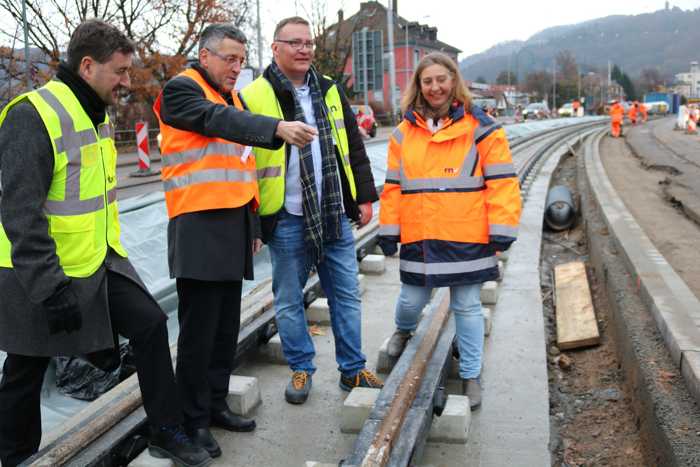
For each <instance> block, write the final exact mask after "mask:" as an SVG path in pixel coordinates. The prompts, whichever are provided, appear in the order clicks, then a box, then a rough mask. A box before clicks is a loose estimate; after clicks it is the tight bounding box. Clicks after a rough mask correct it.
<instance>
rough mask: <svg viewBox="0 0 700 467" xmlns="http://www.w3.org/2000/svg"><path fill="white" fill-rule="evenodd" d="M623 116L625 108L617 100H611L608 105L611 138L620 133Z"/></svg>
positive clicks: (616, 136)
mask: <svg viewBox="0 0 700 467" xmlns="http://www.w3.org/2000/svg"><path fill="white" fill-rule="evenodd" d="M624 118H625V109H624V108H623V107H622V104H620V103H619V102H618V101H616V100H614V101H612V106H611V107H610V123H611V125H612V126H611V129H610V134H611V135H612V136H613V138H618V137H619V136H620V135H621V134H622V120H623V119H624Z"/></svg>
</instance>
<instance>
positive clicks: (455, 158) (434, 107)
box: [379, 53, 521, 409]
mask: <svg viewBox="0 0 700 467" xmlns="http://www.w3.org/2000/svg"><path fill="white" fill-rule="evenodd" d="M401 107H402V111H403V112H404V114H405V115H404V120H403V121H402V122H401V123H400V124H399V126H398V127H397V128H396V129H395V130H394V132H393V134H392V137H391V139H390V141H389V151H388V163H387V175H386V181H385V184H384V190H383V193H382V195H381V199H380V203H381V204H380V211H379V224H380V228H379V245H380V247H381V248H382V250H383V251H384V253H385V254H386V255H393V254H395V253H396V251H397V243H398V242H400V243H401V254H400V258H401V264H400V271H401V282H402V286H401V292H400V294H399V298H398V302H397V305H396V315H395V322H396V328H397V330H396V332H395V333H394V335H393V336H392V337H391V339H390V342H389V354H390V355H392V356H398V355H400V354H401V352H403V349H404V347H405V345H406V342H407V341H408V339H409V338H410V336H411V333H412V332H413V331H414V330H415V328H416V326H417V323H418V317H419V315H420V312H421V310H422V309H423V307H424V306H425V304H426V303H427V302H428V301H429V299H430V294H431V292H432V289H433V288H434V287H450V308H451V310H452V311H453V312H454V315H455V320H456V329H457V344H458V347H459V353H460V371H459V372H460V377H461V378H462V391H463V393H464V394H466V395H468V396H469V399H470V405H471V406H472V409H474V408H476V407H478V406H479V404H480V402H481V385H480V378H479V377H480V374H481V355H482V350H483V342H484V321H483V315H482V311H481V300H480V292H481V284H482V283H483V282H485V281H489V280H494V279H496V278H497V277H498V265H497V263H498V261H497V257H496V254H497V252H498V251H503V250H506V249H508V247H509V246H510V244H511V243H512V242H513V241H514V240H515V238H516V236H517V231H518V223H519V219H520V211H521V200H520V188H519V184H518V179H517V177H516V174H515V169H514V167H513V161H512V158H511V154H510V149H509V148H508V141H507V139H506V136H505V132H504V131H503V129H502V128H501V125H499V124H498V123H496V122H495V121H494V120H493V119H492V118H491V117H489V116H488V115H486V114H485V113H484V112H483V111H481V110H480V109H479V108H478V107H476V106H472V105H471V98H470V96H469V92H468V91H467V89H466V87H465V86H464V82H463V80H462V78H461V76H460V74H459V71H458V69H457V65H456V64H455V63H454V61H452V59H450V58H449V57H448V56H447V55H444V54H442V53H431V54H429V55H426V56H425V57H423V59H421V61H420V62H419V63H418V67H417V69H416V71H415V73H414V75H413V77H412V79H411V83H410V85H409V87H408V89H407V90H406V93H405V95H404V96H403V101H402V105H401Z"/></svg>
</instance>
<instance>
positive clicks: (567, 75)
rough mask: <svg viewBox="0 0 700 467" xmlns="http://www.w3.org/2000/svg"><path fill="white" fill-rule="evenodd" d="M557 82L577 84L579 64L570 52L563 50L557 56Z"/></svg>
mask: <svg viewBox="0 0 700 467" xmlns="http://www.w3.org/2000/svg"><path fill="white" fill-rule="evenodd" d="M556 61H557V81H559V82H561V83H564V82H569V83H575V82H576V81H577V79H578V64H577V63H576V57H574V54H573V53H572V52H571V51H570V50H561V51H559V53H558V54H557V57H556Z"/></svg>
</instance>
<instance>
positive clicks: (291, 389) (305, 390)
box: [284, 370, 311, 404]
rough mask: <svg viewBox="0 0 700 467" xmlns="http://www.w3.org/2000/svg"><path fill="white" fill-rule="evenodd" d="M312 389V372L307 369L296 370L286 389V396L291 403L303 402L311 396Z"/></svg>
mask: <svg viewBox="0 0 700 467" xmlns="http://www.w3.org/2000/svg"><path fill="white" fill-rule="evenodd" d="M310 391H311V374H310V373H308V372H306V371H303V370H301V371H295V372H294V373H293V374H292V380H291V381H290V382H289V384H288V385H287V389H286V390H285V391H284V398H285V399H286V400H287V402H289V403H290V404H303V403H304V402H306V399H308V398H309V392H310Z"/></svg>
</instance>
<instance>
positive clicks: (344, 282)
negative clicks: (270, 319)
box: [268, 209, 367, 376]
mask: <svg viewBox="0 0 700 467" xmlns="http://www.w3.org/2000/svg"><path fill="white" fill-rule="evenodd" d="M341 228H342V232H341V237H340V238H339V239H338V240H335V241H332V242H326V243H324V245H323V252H324V257H323V261H321V262H320V263H319V264H318V265H317V266H316V270H317V272H318V276H319V278H320V280H321V287H322V288H323V291H324V292H325V294H326V297H327V298H328V306H329V308H330V315H331V326H332V328H333V337H334V339H335V359H336V361H337V363H338V370H340V372H341V373H343V374H344V375H346V376H354V375H355V374H357V372H358V371H359V370H361V369H363V368H364V367H365V362H366V360H367V359H366V358H365V356H364V354H363V353H362V338H361V322H360V312H361V310H360V293H359V283H358V280H357V272H358V269H357V256H356V253H355V240H354V238H353V236H352V228H351V226H350V222H349V221H348V219H347V218H346V217H345V216H343V219H342V223H341ZM268 247H269V248H270V257H271V259H272V292H273V294H274V306H275V314H276V318H277V328H278V330H279V334H280V338H281V340H282V351H283V352H284V356H285V357H286V359H287V362H288V363H289V367H290V368H291V369H292V370H293V371H297V370H304V371H308V372H309V373H313V372H314V371H316V367H315V366H314V363H313V358H314V355H315V354H316V352H315V350H314V344H313V341H312V340H311V336H310V335H309V329H308V327H307V325H306V315H305V313H304V285H306V281H307V279H308V278H309V272H310V270H311V266H312V265H311V264H310V261H309V260H308V257H307V253H306V245H305V243H304V220H303V218H302V217H301V216H293V215H291V214H289V213H287V212H286V211H285V210H284V209H283V210H282V211H281V212H280V213H279V214H278V218H277V225H276V227H275V231H274V233H273V235H272V238H271V239H270V242H269V243H268Z"/></svg>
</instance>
